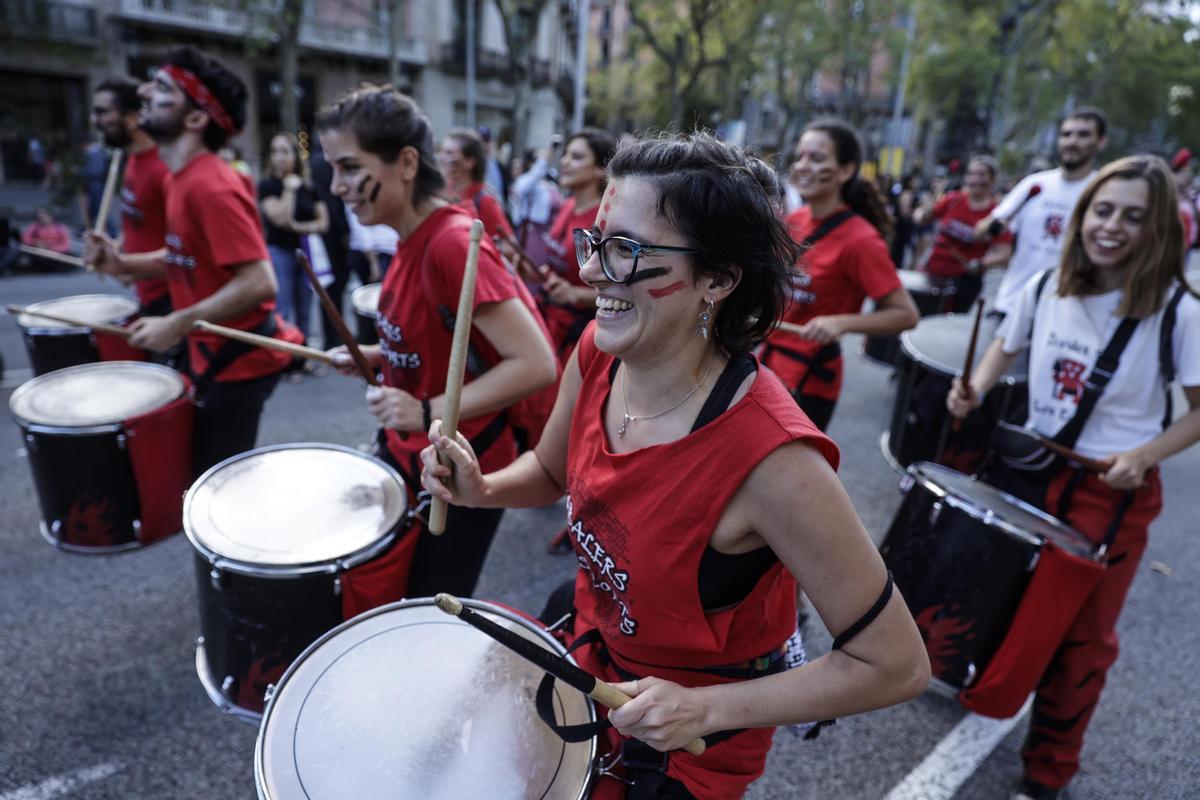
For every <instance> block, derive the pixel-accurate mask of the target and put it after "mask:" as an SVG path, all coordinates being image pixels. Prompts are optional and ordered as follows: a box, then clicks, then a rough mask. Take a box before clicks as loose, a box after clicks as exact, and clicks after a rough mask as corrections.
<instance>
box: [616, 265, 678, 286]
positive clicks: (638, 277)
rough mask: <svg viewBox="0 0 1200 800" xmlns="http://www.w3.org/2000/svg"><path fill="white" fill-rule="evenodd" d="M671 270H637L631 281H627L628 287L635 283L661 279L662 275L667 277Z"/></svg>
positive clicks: (652, 268) (653, 268)
mask: <svg viewBox="0 0 1200 800" xmlns="http://www.w3.org/2000/svg"><path fill="white" fill-rule="evenodd" d="M670 273H671V270H670V269H669V268H667V267H650V269H639V270H638V271H637V272H635V273H634V275H633V280H631V281H629V283H628V284H627V285H628V286H633V285H634V284H635V283H641V282H642V281H648V280H650V279H652V278H661V277H662V276H663V275H669V274H670Z"/></svg>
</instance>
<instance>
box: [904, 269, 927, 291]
mask: <svg viewBox="0 0 1200 800" xmlns="http://www.w3.org/2000/svg"><path fill="white" fill-rule="evenodd" d="M896 274H897V275H899V276H900V285H901V286H903V287H904V288H905V289H907V290H908V291H910V292H926V293H929V292H932V291H933V283H932V282H931V281H930V280H929V275H927V274H926V273H924V272H918V271H917V270H915V269H898V270H896Z"/></svg>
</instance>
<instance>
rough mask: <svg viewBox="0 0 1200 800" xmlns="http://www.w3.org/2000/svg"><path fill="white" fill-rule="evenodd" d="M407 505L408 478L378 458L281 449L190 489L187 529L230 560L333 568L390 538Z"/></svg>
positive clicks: (253, 456)
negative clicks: (402, 476) (406, 487)
mask: <svg viewBox="0 0 1200 800" xmlns="http://www.w3.org/2000/svg"><path fill="white" fill-rule="evenodd" d="M406 504H407V495H406V493H405V489H404V484H403V483H402V482H401V479H400V476H399V475H397V474H396V471H395V470H393V469H392V468H391V467H389V466H387V465H386V464H384V463H383V462H381V461H379V460H378V459H375V458H372V457H371V456H368V455H366V454H364V453H360V452H359V451H357V450H351V449H349V448H345V447H339V446H337V445H326V444H302V445H279V446H274V447H263V448H259V449H258V450H252V451H250V452H248V453H243V454H242V455H239V456H234V457H233V458H231V459H228V460H227V461H223V462H221V463H220V464H218V465H217V466H215V467H213V468H212V469H210V470H209V471H208V472H206V473H204V474H203V475H201V476H200V478H199V479H198V480H197V481H196V483H195V484H194V485H193V486H192V488H191V489H190V490H188V494H187V499H186V501H185V502H184V506H183V529H184V531H186V532H187V535H188V538H189V539H191V540H192V542H193V543H194V544H196V545H198V546H199V547H200V548H201V549H203V550H208V551H210V552H212V553H215V554H216V555H218V556H221V557H222V558H225V559H227V560H230V561H236V562H241V563H244V564H252V565H261V566H267V567H282V566H303V565H311V564H322V563H331V562H334V561H337V560H339V559H347V558H349V557H351V556H353V555H355V554H357V553H360V552H361V551H363V550H366V549H368V548H370V547H372V546H373V545H375V544H377V543H379V542H380V541H381V540H383V539H384V538H385V537H386V536H388V535H389V534H390V533H391V532H392V530H393V529H394V528H395V527H396V525H397V524H398V523H399V522H400V520H401V518H402V517H403V516H404V511H405V507H406Z"/></svg>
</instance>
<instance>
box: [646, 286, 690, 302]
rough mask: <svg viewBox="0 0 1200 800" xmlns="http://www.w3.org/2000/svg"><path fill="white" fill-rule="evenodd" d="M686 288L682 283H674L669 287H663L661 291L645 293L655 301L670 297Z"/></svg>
mask: <svg viewBox="0 0 1200 800" xmlns="http://www.w3.org/2000/svg"><path fill="white" fill-rule="evenodd" d="M686 286H687V284H686V283H685V282H684V281H675V282H674V283H672V284H671V285H670V286H664V287H662V288H661V289H647V290H646V293H647V294H649V295H650V296H651V297H653V298H654V299H655V300H661V299H662V298H664V297H670V296H671V295H673V294H675V293H676V292H678V291H679V290H680V289H683V288H685V287H686Z"/></svg>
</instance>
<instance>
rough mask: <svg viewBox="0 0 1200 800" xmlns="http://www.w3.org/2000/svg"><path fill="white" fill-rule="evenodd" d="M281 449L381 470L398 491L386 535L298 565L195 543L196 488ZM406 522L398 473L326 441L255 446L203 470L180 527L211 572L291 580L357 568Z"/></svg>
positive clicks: (190, 492) (185, 501)
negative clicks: (327, 454)
mask: <svg viewBox="0 0 1200 800" xmlns="http://www.w3.org/2000/svg"><path fill="white" fill-rule="evenodd" d="M281 450H333V451H336V452H341V453H346V454H349V455H353V456H357V457H359V458H366V459H368V460H370V461H371V462H373V463H374V464H376V465H377V466H379V467H382V468H383V469H384V470H385V472H386V473H387V476H388V477H389V478H390V479H391V480H393V481H395V483H396V485H397V486H399V488H400V503H401V506H400V513H399V515H398V518H397V519H396V521H395V522H393V523H392V524H391V525H390V526H389V527H388V530H387V532H386V533H384V534H383V535H382V536H380V537H379V539H377V540H376V541H374V542H371V543H370V544H368V545H364V546H363V547H360V548H358V549H357V550H354V551H351V552H350V553H346V554H345V555H341V556H338V557H336V558H327V559H323V560H321V561H305V562H301V563H299V564H258V563H255V562H253V561H244V560H242V559H239V558H233V557H231V556H226V555H222V554H221V553H218V552H217V551H216V550H214V549H213V548H212V547H210V546H208V545H207V544H205V543H203V542H201V541H199V539H198V538H197V535H196V534H195V533H194V532H193V531H192V527H191V526H190V525H189V524H188V521H189V518H190V512H191V508H192V502H193V499H194V498H195V493H194V490H195V489H196V487H197V486H200V485H201V484H202V483H203V482H204V481H205V480H206V479H208V478H210V477H211V476H212V475H213V474H214V473H216V472H217V471H219V470H220V469H221V468H223V467H226V466H229V465H231V464H234V463H236V462H238V461H242V460H244V459H247V458H250V457H252V456H257V455H261V454H263V453H268V452H276V451H281ZM407 520H408V486H407V485H406V484H405V483H404V479H403V478H401V477H400V473H399V472H397V471H396V469H395V468H394V467H392V465H391V464H388V463H386V462H385V461H383V460H382V459H379V458H375V457H374V456H372V455H370V454H369V453H364V452H363V451H361V450H358V449H356V448H353V447H346V446H345V445H340V444H331V443H329V442H287V443H283V444H271V445H265V446H263V447H256V448H254V449H253V450H247V451H246V452H244V453H238V454H237V455H235V456H230V457H229V458H227V459H225V460H224V461H221V462H220V463H218V464H214V465H213V466H211V467H209V468H208V469H207V470H205V471H204V473H203V474H201V475H200V477H199V478H196V480H195V481H193V482H192V485H191V486H190V487H188V490H187V494H185V495H184V498H183V515H182V524H183V532H184V535H185V536H187V539H188V541H189V542H191V544H192V547H193V548H195V550H196V552H197V553H199V554H200V556H202V557H203V558H204V560H205V561H207V562H208V563H209V564H210V565H212V567H213V568H214V569H220V570H226V571H228V572H234V573H237V574H240V575H248V576H250V577H256V578H293V577H296V578H298V577H301V576H303V575H313V574H320V573H327V574H330V575H334V574H338V573H340V572H344V571H345V570H348V569H350V568H352V567H355V566H358V565H359V564H362V563H363V562H365V561H369V560H370V559H372V558H374V557H375V556H377V555H379V554H380V553H382V552H383V551H384V550H386V549H387V548H388V547H390V546H391V544H392V542H394V541H395V540H396V538H397V537H398V536H399V535H400V532H401V530H402V529H403V528H404V527H405V526H406V522H407Z"/></svg>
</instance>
